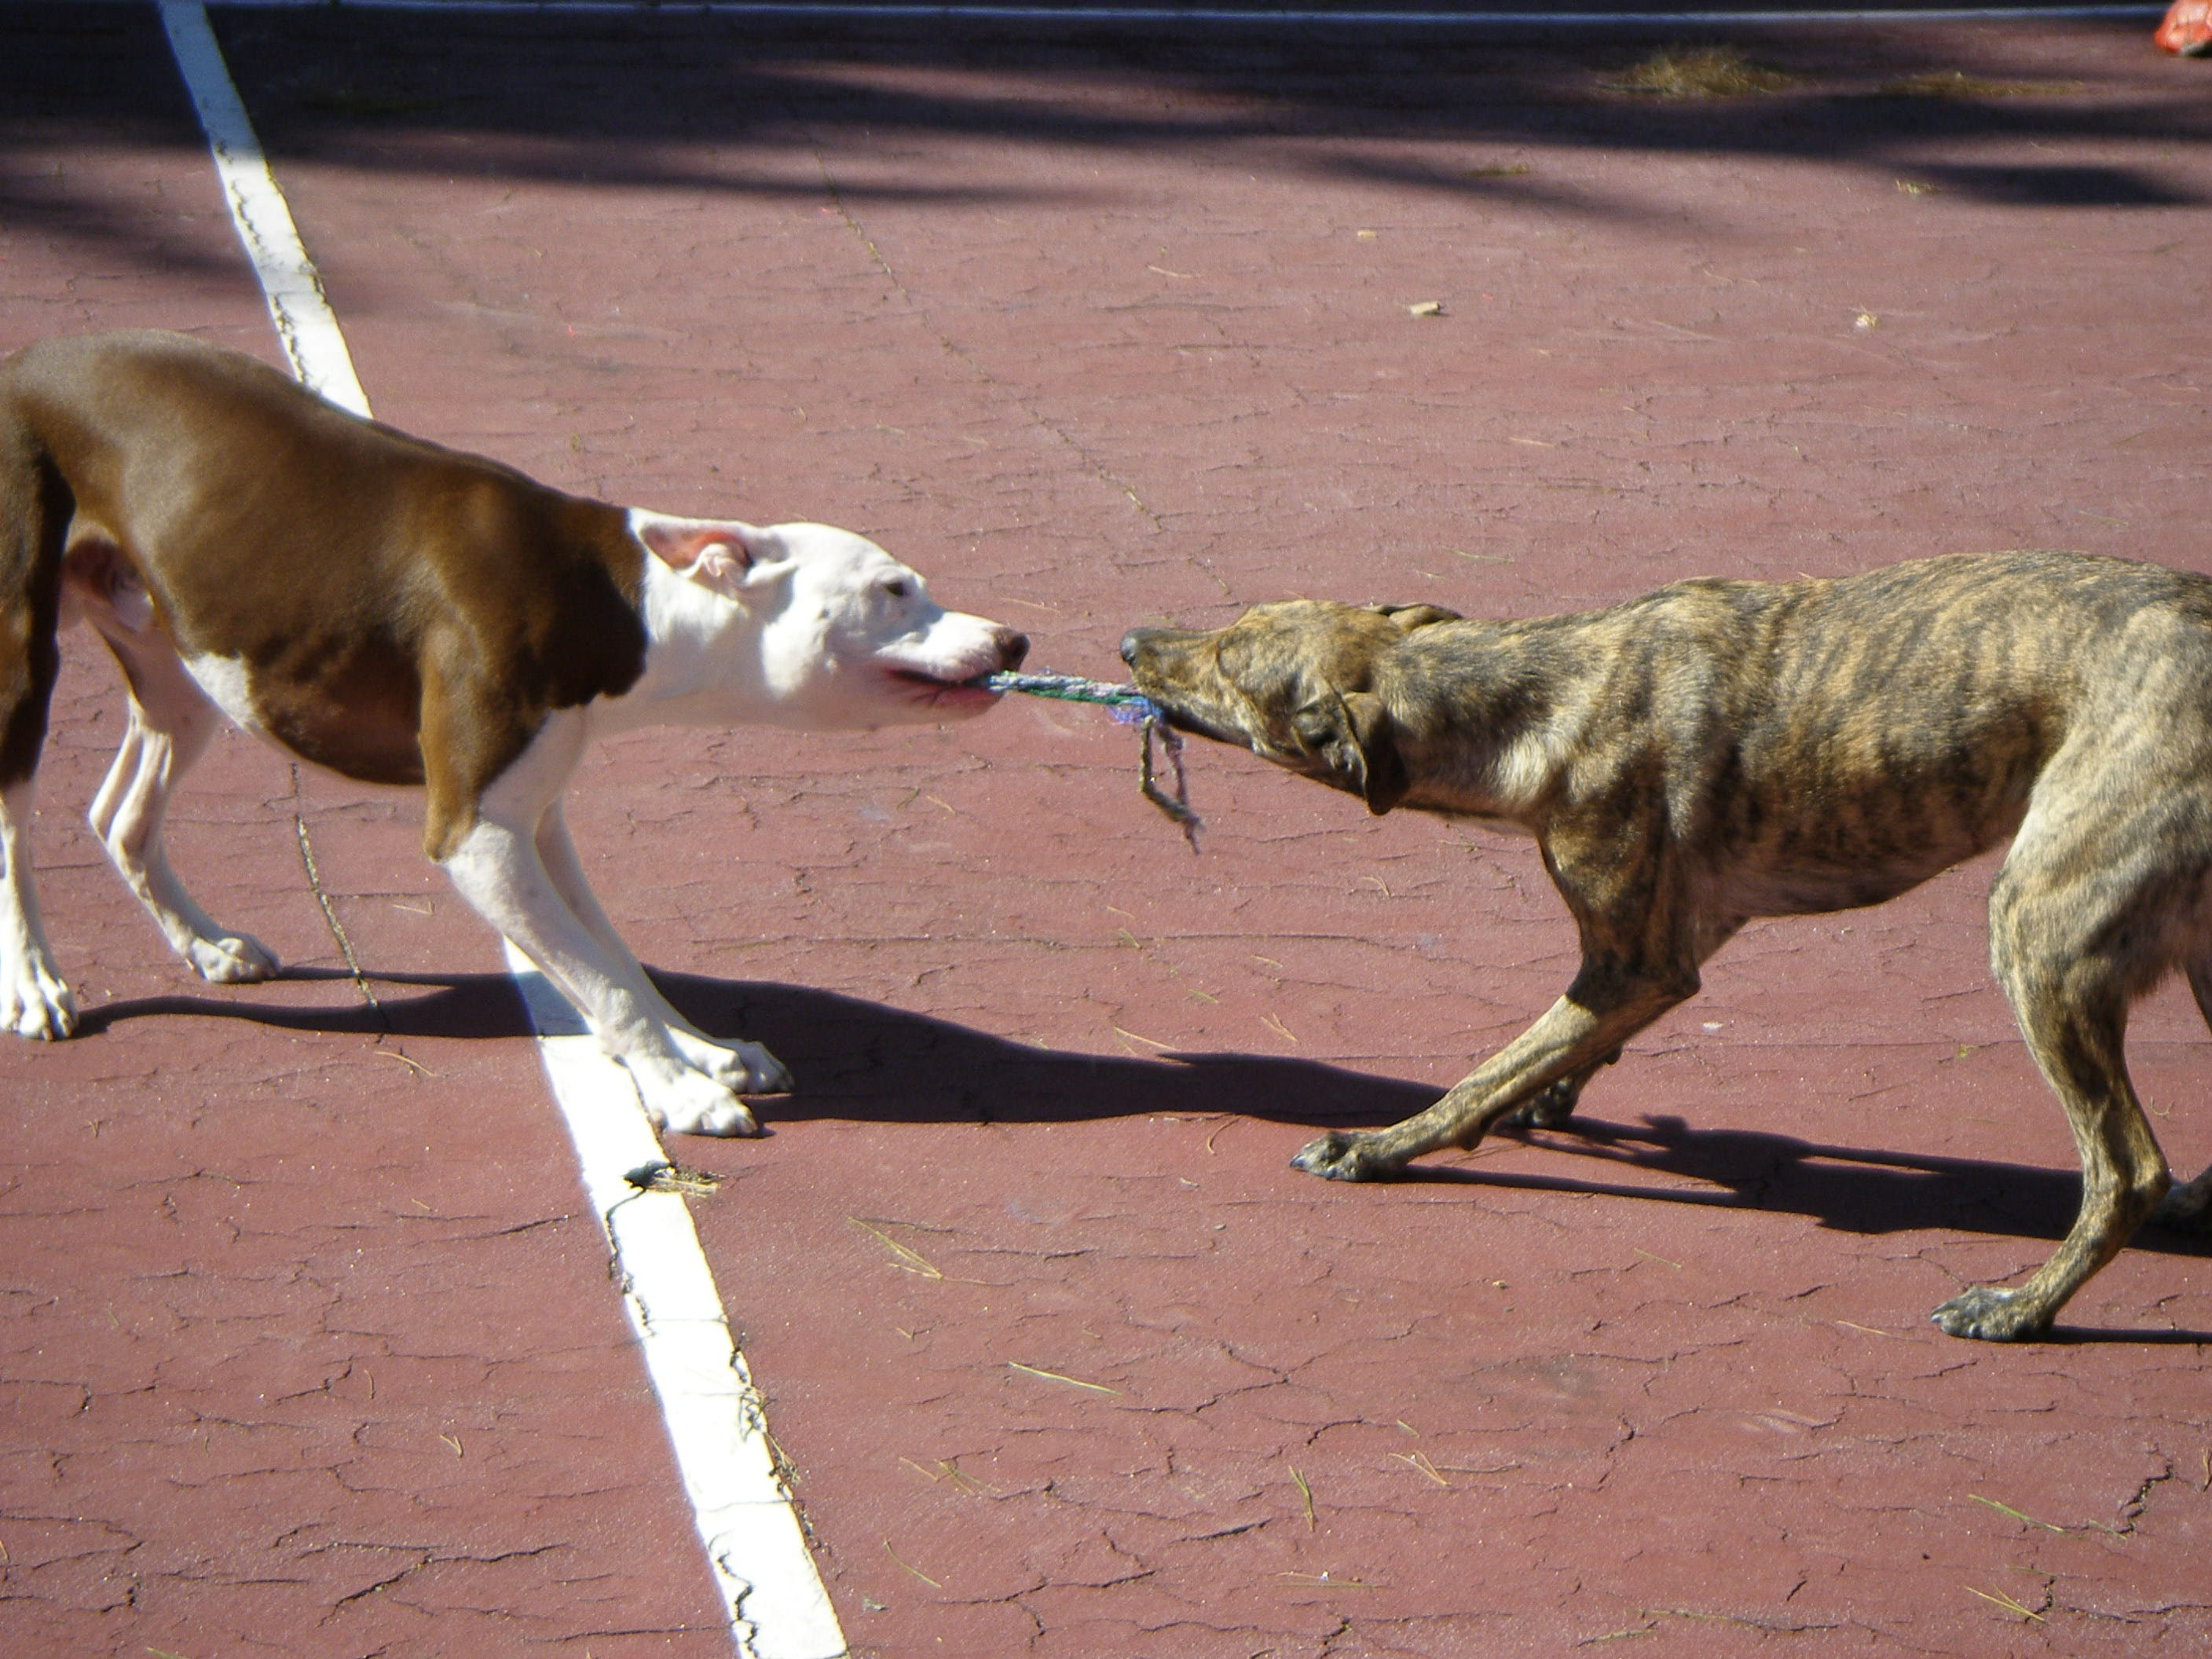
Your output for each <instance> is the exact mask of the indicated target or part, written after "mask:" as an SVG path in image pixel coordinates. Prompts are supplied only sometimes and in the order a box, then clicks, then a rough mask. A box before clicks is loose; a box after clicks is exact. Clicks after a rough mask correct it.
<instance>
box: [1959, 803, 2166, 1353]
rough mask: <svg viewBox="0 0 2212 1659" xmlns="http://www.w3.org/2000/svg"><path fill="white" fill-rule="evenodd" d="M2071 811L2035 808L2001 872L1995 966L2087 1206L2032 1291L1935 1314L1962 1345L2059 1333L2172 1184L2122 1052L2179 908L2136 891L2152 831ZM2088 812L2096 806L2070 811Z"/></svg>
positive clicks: (1962, 1300)
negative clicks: (2133, 852)
mask: <svg viewBox="0 0 2212 1659" xmlns="http://www.w3.org/2000/svg"><path fill="white" fill-rule="evenodd" d="M2053 770H2054V771H2055V770H2056V768H2054V769H2053ZM2051 781H2052V780H2051V775H2050V774H2049V773H2046V775H2045V782H2046V784H2047V783H2050V782H2051ZM2039 793H2040V791H2039ZM2058 799H2059V801H2060V802H2061V803H2062V804H2060V805H2054V806H2052V807H2051V808H2050V809H2049V811H2047V812H2045V813H2039V812H2038V811H2033V810H2031V812H2030V815H2029V822H2028V823H2027V824H2024V825H2023V826H2022V827H2021V831H2020V834H2019V836H2017V838H2016V839H2015V841H2014V842H2013V849H2012V852H2011V854H2010V855H2009V856H2008V857H2007V859H2006V860H2005V864H2004V868H2003V869H2002V870H2001V871H2000V872H1998V874H1997V879H1996V884H1995V886H1994V887H1992V888H1991V890H1990V959H1991V961H1992V963H1993V964H1994V965H1995V967H1996V973H1997V978H1998V980H1999V981H2001V982H2002V984H2003V986H2004V989H2005V994H2006V996H2007V997H2008V998H2009V999H2010V1000H2011V1002H2012V1006H2013V1012H2014V1015H2015V1018H2018V1019H2019V1021H2020V1029H2021V1035H2022V1036H2025V1037H2026V1038H2027V1047H2028V1052H2029V1053H2030V1054H2033V1055H2034V1057H2035V1063H2036V1065H2037V1066H2038V1067H2039V1068H2040V1069H2041V1071H2042V1073H2043V1075H2044V1078H2045V1081H2047V1082H2048V1083H2049V1084H2050V1085H2051V1089H2052V1091H2054V1092H2055V1093H2056V1094H2057V1096H2058V1099H2059V1102H2060V1103H2061V1104H2062V1105H2063V1106H2064V1107H2065V1109H2066V1121H2067V1125H2068V1127H2070V1128H2071V1129H2072V1130H2073V1132H2074V1142H2075V1146H2076V1147H2077V1148H2078V1149H2079V1150H2080V1152H2081V1211H2080V1212H2079V1213H2078V1214H2077V1215H2076V1216H2075V1219H2074V1225H2073V1227H2072V1229H2071V1230H2070V1231H2069V1232H2068V1233H2067V1235H2066V1237H2065V1239H2064V1240H2063V1242H2062V1243H2060V1244H2059V1246H2058V1248H2057V1249H2056V1250H2055V1251H2053V1252H2052V1253H2051V1259H2050V1260H2049V1261H2045V1263H2044V1264H2043V1265H2042V1266H2041V1267H2039V1268H2037V1269H2036V1270H2035V1272H2034V1273H2033V1274H2031V1275H2030V1276H2029V1278H2028V1280H2027V1283H2026V1284H2024V1285H2021V1286H2020V1287H2019V1288H2018V1289H2017V1290H2002V1289H1999V1288H1998V1287H1996V1286H1995V1285H1971V1286H1969V1287H1968V1288H1967V1289H1966V1290H1964V1291H1960V1293H1959V1294H1958V1295H1957V1296H1954V1297H1952V1298H1951V1299H1950V1300H1949V1301H1948V1302H1946V1303H1945V1304H1943V1305H1942V1306H1941V1307H1940V1308H1937V1309H1936V1310H1935V1312H1934V1313H1933V1314H1931V1315H1930V1316H1929V1317H1930V1318H1932V1319H1933V1320H1934V1321H1935V1322H1936V1324H1937V1325H1938V1326H1940V1327H1941V1328H1942V1329H1943V1330H1945V1331H1947V1332H1948V1333H1949V1334H1951V1335H1953V1336H1972V1337H1981V1338H1984V1339H1985V1340H1991V1341H2009V1340H2014V1339H2015V1338H2020V1337H2032V1336H2038V1335H2040V1334H2042V1333H2043V1332H2045V1331H2046V1330H2048V1329H2049V1328H2050V1327H2051V1320H2052V1319H2053V1318H2054V1317H2055V1316H2057V1312H2058V1310H2059V1309H2060V1308H2061V1307H2063V1306H2064V1305H2065V1303H2066V1299H2067V1298H2068V1297H2070V1296H2072V1295H2073V1294H2074V1292H2075V1291H2077V1290H2079V1289H2080V1288H2081V1285H2083V1284H2084V1283H2085V1282H2086V1281H2087V1279H2088V1278H2089V1276H2090V1275H2091V1274H2092V1273H2095V1272H2096V1271H2097V1270H2098V1269H2099V1268H2100V1267H2103V1266H2104V1265H2105V1264H2106V1262H2107V1261H2111V1260H2112V1258H2113V1257H2114V1256H2115V1255H2118V1254H2119V1252H2120V1250H2121V1249H2122V1248H2123V1247H2124V1245H2125V1244H2126V1243H2127V1242H2128V1240H2129V1239H2130V1237H2133V1236H2134V1234H2135V1231H2136V1228H2137V1227H2139V1226H2140V1225H2142V1221H2143V1218H2145V1217H2147V1216H2148V1215H2149V1214H2150V1212H2151V1211H2152V1209H2153V1208H2154V1206H2156V1205H2157V1204H2158V1202H2159V1200H2160V1199H2161V1198H2162V1197H2164V1196H2165V1194H2166V1189H2167V1188H2168V1186H2169V1185H2170V1184H2171V1182H2172V1177H2171V1176H2169V1175H2168V1174H2167V1173H2166V1155H2165V1154H2164V1153H2163V1152H2160V1150H2159V1146H2158V1140H2157V1138H2156V1137H2155V1136H2154V1135H2153V1134H2152V1133H2151V1127H2150V1121H2149V1120H2148V1118H2146V1117H2145V1116H2144V1115H2143V1110H2142V1104H2141V1103H2140V1102H2138V1101H2137V1100H2136V1091H2135V1087H2134V1085H2133V1084H2131V1083H2130V1081H2129V1079H2128V1067H2127V1060H2126V1057H2125V1055H2124V1053H2123V1051H2122V1044H2123V1042H2124V1038H2125V1034H2126V1030H2127V1005H2128V1002H2129V1000H2130V998H2131V997H2132V996H2134V995H2136V994H2139V993H2140V992H2142V990H2144V989H2146V988H2148V984H2149V983H2150V982H2151V981H2154V979H2155V978H2156V976H2157V975H2156V968H2157V966H2158V964H2157V963H2154V962H2153V961H2151V960H2149V959H2148V957H2146V955H2145V952H2146V951H2147V950H2148V948H2149V946H2148V944H2147V943H2146V941H2148V940H2150V939H2154V938H2156V937H2157V936H2158V934H2159V933H2160V925H2159V921H2158V920H2157V918H2156V912H2157V911H2158V910H2159V909H2160V908H2163V907H2169V906H2171V905H2172V903H2173V902H2175V895H2173V894H2171V893H2168V892H2164V891H2160V890H2155V886H2154V884H2142V878H2141V876H2140V875H2137V876H2136V878H2135V883H2136V884H2130V880H2129V876H2128V873H2127V872H2129V868H2130V864H2131V863H2135V862H2136V861H2134V860H2130V859H2128V858H2127V857H2125V856H2124V854H2126V852H2127V850H2128V848H2129V847H2130V844H2131V843H2132V842H2133V841H2134V840H2135V838H2136V834H2139V833H2141V826H2140V825H2131V824H2130V823H2129V822H2128V821H2127V820H2126V819H2125V818H2123V819H2122V820H2121V822H2119V823H2106V822H2100V820H2103V819H2106V817H2108V815H2111V814H2112V813H2113V811H2114V808H2115V805H2116V804H2115V803H2113V802H2112V801H2110V800H2109V799H2100V798H2099V794H2098V793H2096V792H2091V793H2087V795H2086V796H2085V795H2084V794H2082V793H2080V792H2077V791H2075V790H2071V789H2064V788H2062V789H2061V790H2060V791H2059V793H2058ZM2079 800H2086V802H2087V803H2088V804H2087V805H2085V806H2083V807H2081V808H2080V809H2078V810H2076V809H2074V808H2073V807H2071V806H2070V805H2068V804H2065V803H2069V802H2071V801H2079ZM2039 819H2040V820H2041V821H2040V822H2039ZM2138 867H2139V866H2138Z"/></svg>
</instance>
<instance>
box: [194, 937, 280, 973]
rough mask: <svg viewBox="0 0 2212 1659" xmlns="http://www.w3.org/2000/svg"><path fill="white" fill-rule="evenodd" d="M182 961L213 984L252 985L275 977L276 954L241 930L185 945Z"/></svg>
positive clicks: (196, 940)
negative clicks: (226, 937)
mask: <svg viewBox="0 0 2212 1659" xmlns="http://www.w3.org/2000/svg"><path fill="white" fill-rule="evenodd" d="M185 961H187V962H189V963H191V964H192V968H193V969H194V971H195V972H197V974H198V975H199V976H200V977H201V978H202V979H204V980H207V981H210V982H211V983H213V984H216V985H255V984H258V983H259V982H260V981H263V980H264V979H274V978H276V952H275V951H271V950H270V948H269V947H268V946H267V945H264V944H263V943H262V942H261V941H260V940H259V939H252V938H250V937H248V936H247V935H246V934H244V933H239V934H235V935H234V936H232V937H231V938H228V939H194V940H193V941H192V942H191V944H190V945H186V946H185Z"/></svg>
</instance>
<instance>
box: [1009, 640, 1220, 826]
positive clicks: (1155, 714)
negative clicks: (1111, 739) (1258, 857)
mask: <svg viewBox="0 0 2212 1659" xmlns="http://www.w3.org/2000/svg"><path fill="white" fill-rule="evenodd" d="M976 684H979V685H981V686H982V687H983V688H984V689H985V690H991V691H1019V692H1021V693H1022V694H1023V695H1024V696H1031V697H1051V698H1054V699H1056V700H1057V701H1059V702H1091V703H1097V704H1099V705H1100V706H1101V707H1103V708H1104V709H1105V710H1106V711H1107V713H1109V714H1111V715H1113V717H1114V719H1115V722H1116V723H1117V724H1119V725H1122V726H1137V727H1139V729H1140V730H1141V731H1142V732H1144V736H1145V747H1144V758H1143V762H1142V765H1141V769H1140V770H1139V773H1138V787H1139V789H1141V790H1142V791H1143V792H1144V796H1145V799H1146V800H1148V801H1150V802H1152V805H1155V806H1157V807H1158V808H1159V809H1160V811H1163V812H1164V813H1166V814H1167V815H1168V817H1170V818H1172V819H1174V820H1175V822H1176V823H1177V824H1179V825H1180V826H1182V835H1183V839H1184V840H1185V841H1187V842H1189V843H1190V850H1191V851H1192V852H1194V853H1195V852H1196V851H1198V832H1199V830H1200V829H1202V828H1204V823H1203V822H1202V821H1201V820H1200V817H1199V816H1198V814H1197V813H1195V812H1194V811H1191V810H1190V780H1189V779H1188V778H1187V777H1186V776H1184V775H1183V769H1182V733H1181V732H1177V731H1176V729H1175V727H1173V726H1170V725H1169V724H1168V720H1167V711H1166V710H1165V709H1164V708H1161V707H1160V706H1159V704H1158V703H1156V702H1153V701H1152V699H1151V698H1150V697H1148V696H1146V695H1145V694H1144V693H1143V692H1141V691H1139V690H1137V688H1136V687H1135V686H1133V685H1113V684H1108V683H1107V682H1106V681H1104V680H1086V679H1085V678H1083V677H1082V676H1081V675H1079V674H1007V673H999V674H986V675H984V676H983V678H981V680H979V681H977V682H976ZM1155 737H1157V738H1158V739H1159V742H1160V747H1161V748H1163V749H1164V750H1167V756H1168V761H1169V763H1170V765H1172V766H1173V767H1174V768H1175V783H1176V787H1175V793H1174V794H1172V795H1170V794H1169V793H1167V792H1166V791H1165V790H1164V789H1162V788H1161V787H1160V785H1159V779H1158V775H1156V773H1155V772H1154V770H1153V766H1152V739H1153V738H1155Z"/></svg>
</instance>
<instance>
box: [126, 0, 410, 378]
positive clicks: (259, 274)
mask: <svg viewBox="0 0 2212 1659" xmlns="http://www.w3.org/2000/svg"><path fill="white" fill-rule="evenodd" d="M161 27H163V28H165V29H167V31H168V32H169V50H170V51H171V52H173V53H175V54H176V59H177V68H178V70H179V72H180V73H181V74H182V75H183V76H184V77H185V89H186V90H187V91H189V92H190V93H191V95H192V106H193V108H195V109H197V111H198V112H199V118H200V129H201V131H204V132H205V133H206V134H207V141H208V149H209V150H210V152H212V153H213V155H214V156H215V171H216V178H218V179H221V180H222V193H223V198H224V199H225V200H226V201H228V203H229V204H230V216H231V217H232V219H234V221H236V222H237V224H238V240H240V241H241V242H243V243H245V244H246V258H249V259H251V260H252V262H253V275H254V277H255V279H256V280H257V281H258V282H259V283H260V284H261V291H262V293H263V294H264V295H267V296H268V300H269V315H270V319H271V320H272V321H273V322H275V324H276V337H277V339H278V340H280V341H282V342H283V346H284V355H285V356H287V357H289V358H290V359H291V360H292V372H293V374H296V375H298V376H299V378H300V381H301V384H302V385H303V386H307V387H309V388H310V389H311V390H313V391H315V392H320V393H321V394H322V395H323V396H324V397H325V398H329V399H330V400H331V402H332V403H334V404H337V405H338V406H339V407H340V408H341V409H349V410H352V411H353V412H354V413H355V414H356V415H367V414H368V398H367V397H366V396H365V395H363V393H362V389H361V381H360V380H359V378H358V377H357V376H356V374H354V372H353V355H352V354H351V353H350V352H349V351H348V350H347V349H346V343H345V337H344V336H343V334H341V333H339V332H338V319H337V317H336V316H335V315H334V314H332V313H331V306H330V301H328V300H327V299H325V297H324V295H323V279H322V278H321V277H320V276H317V275H316V274H315V267H314V265H313V263H312V262H310V261H309V259H308V258H307V249H306V248H305V247H304V246H301V241H300V231H299V228H298V227H297V226H296V225H295V224H294V223H293V222H292V210H291V209H290V208H289V207H287V206H286V205H285V204H284V197H283V192H282V191H279V190H278V189H277V188H276V179H275V178H273V177H272V176H271V175H270V172H269V163H268V161H267V160H266V158H264V156H263V155H262V154H261V141H260V140H259V139H258V138H257V137H254V136H253V124H252V122H251V121H249V120H247V119H246V106H245V105H244V104H241V103H240V102H239V100H238V88H236V87H235V86H234V85H233V84H232V82H231V79H230V70H229V68H228V65H226V64H224V63H223V61H222V47H220V46H217V45H216V40H215V31H214V30H213V29H211V28H210V27H208V20H207V12H206V10H205V9H204V8H203V7H202V6H200V5H198V4H197V3H191V4H177V3H172V0H164V3H163V5H162V7H161Z"/></svg>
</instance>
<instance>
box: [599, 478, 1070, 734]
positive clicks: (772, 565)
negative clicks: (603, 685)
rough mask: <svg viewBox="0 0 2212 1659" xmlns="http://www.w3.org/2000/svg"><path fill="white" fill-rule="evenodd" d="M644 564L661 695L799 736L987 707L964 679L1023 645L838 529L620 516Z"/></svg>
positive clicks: (1012, 663) (989, 696) (998, 665)
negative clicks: (733, 704)
mask: <svg viewBox="0 0 2212 1659" xmlns="http://www.w3.org/2000/svg"><path fill="white" fill-rule="evenodd" d="M629 520H630V527H631V530H632V532H633V533H635V535H636V537H637V538H638V540H639V541H640V542H641V543H642V544H644V546H645V548H646V549H647V551H648V552H649V553H651V554H652V555H653V556H652V557H651V558H648V559H647V561H646V576H647V592H646V626H647V633H648V635H650V636H651V637H652V640H653V653H655V655H656V656H658V657H659V658H661V659H663V661H662V662H656V663H653V664H651V665H649V666H648V674H649V675H652V676H653V678H660V677H661V676H660V674H659V670H661V669H662V668H663V667H664V666H665V668H666V669H667V670H670V671H672V674H671V680H672V682H673V683H672V684H671V686H670V694H671V695H675V696H684V695H686V694H687V692H690V693H696V692H704V691H706V690H708V684H706V682H708V681H711V682H714V683H715V684H717V685H719V686H720V688H722V689H723V690H726V692H728V693H731V694H734V696H735V699H736V701H737V702H738V705H739V707H738V708H737V709H735V710H733V711H732V712H733V713H734V714H737V715H738V718H744V719H750V720H768V721H771V722H774V723H775V724H777V725H782V726H805V727H809V728H855V727H857V728H863V729H865V728H867V727H871V726H890V725H895V724H900V723H912V722H927V721H936V720H964V719H967V718H968V717H969V716H971V715H975V714H981V713H982V712H983V711H984V710H986V709H987V708H990V707H991V706H992V705H993V704H994V703H995V702H998V700H999V698H998V694H997V693H995V692H993V691H987V690H984V689H983V688H982V687H981V686H980V685H977V684H974V682H975V681H976V680H978V679H980V678H981V677H982V676H984V675H986V674H990V673H994V672H997V671H1002V670H1012V669H1014V668H1016V667H1018V666H1019V665H1020V664H1021V660H1022V659H1023V657H1024V655H1025V654H1027V653H1028V651H1029V641H1028V640H1027V639H1026V638H1024V636H1023V635H1020V634H1018V633H1017V632H1015V631H1014V630H1013V629H1011V628H1007V627H1005V626H1003V625H1001V624H1000V623H994V622H990V621H987V620H986V619H985V618H983V617H973V616H969V615H967V614H965V613H964V612H961V611H947V610H945V608H944V607H943V606H942V605H939V604H938V603H937V602H936V601H935V600H933V599H931V598H930V597H929V589H928V586H927V584H926V583H925V582H924V581H923V580H922V579H921V576H919V575H918V574H915V572H914V571H913V570H910V569H909V568H907V567H906V566H905V565H902V564H901V563H900V562H898V561H897V560H896V559H894V558H892V557H891V556H890V554H888V553H886V552H884V550H883V549H882V548H880V547H878V546H877V545H876V544H874V543H873V542H872V541H869V540H868V539H867V538H866V537H862V536H856V535H854V534H853V532H850V531H848V530H839V529H836V528H835V527H833V526H829V525H821V524H780V525H769V526H754V525H747V524H739V523H736V522H734V521H732V520H703V519H675V518H669V517H665V516H664V515H662V514H659V513H647V512H644V511H643V510H641V509H638V508H633V509H631V511H630V514H629Z"/></svg>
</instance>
